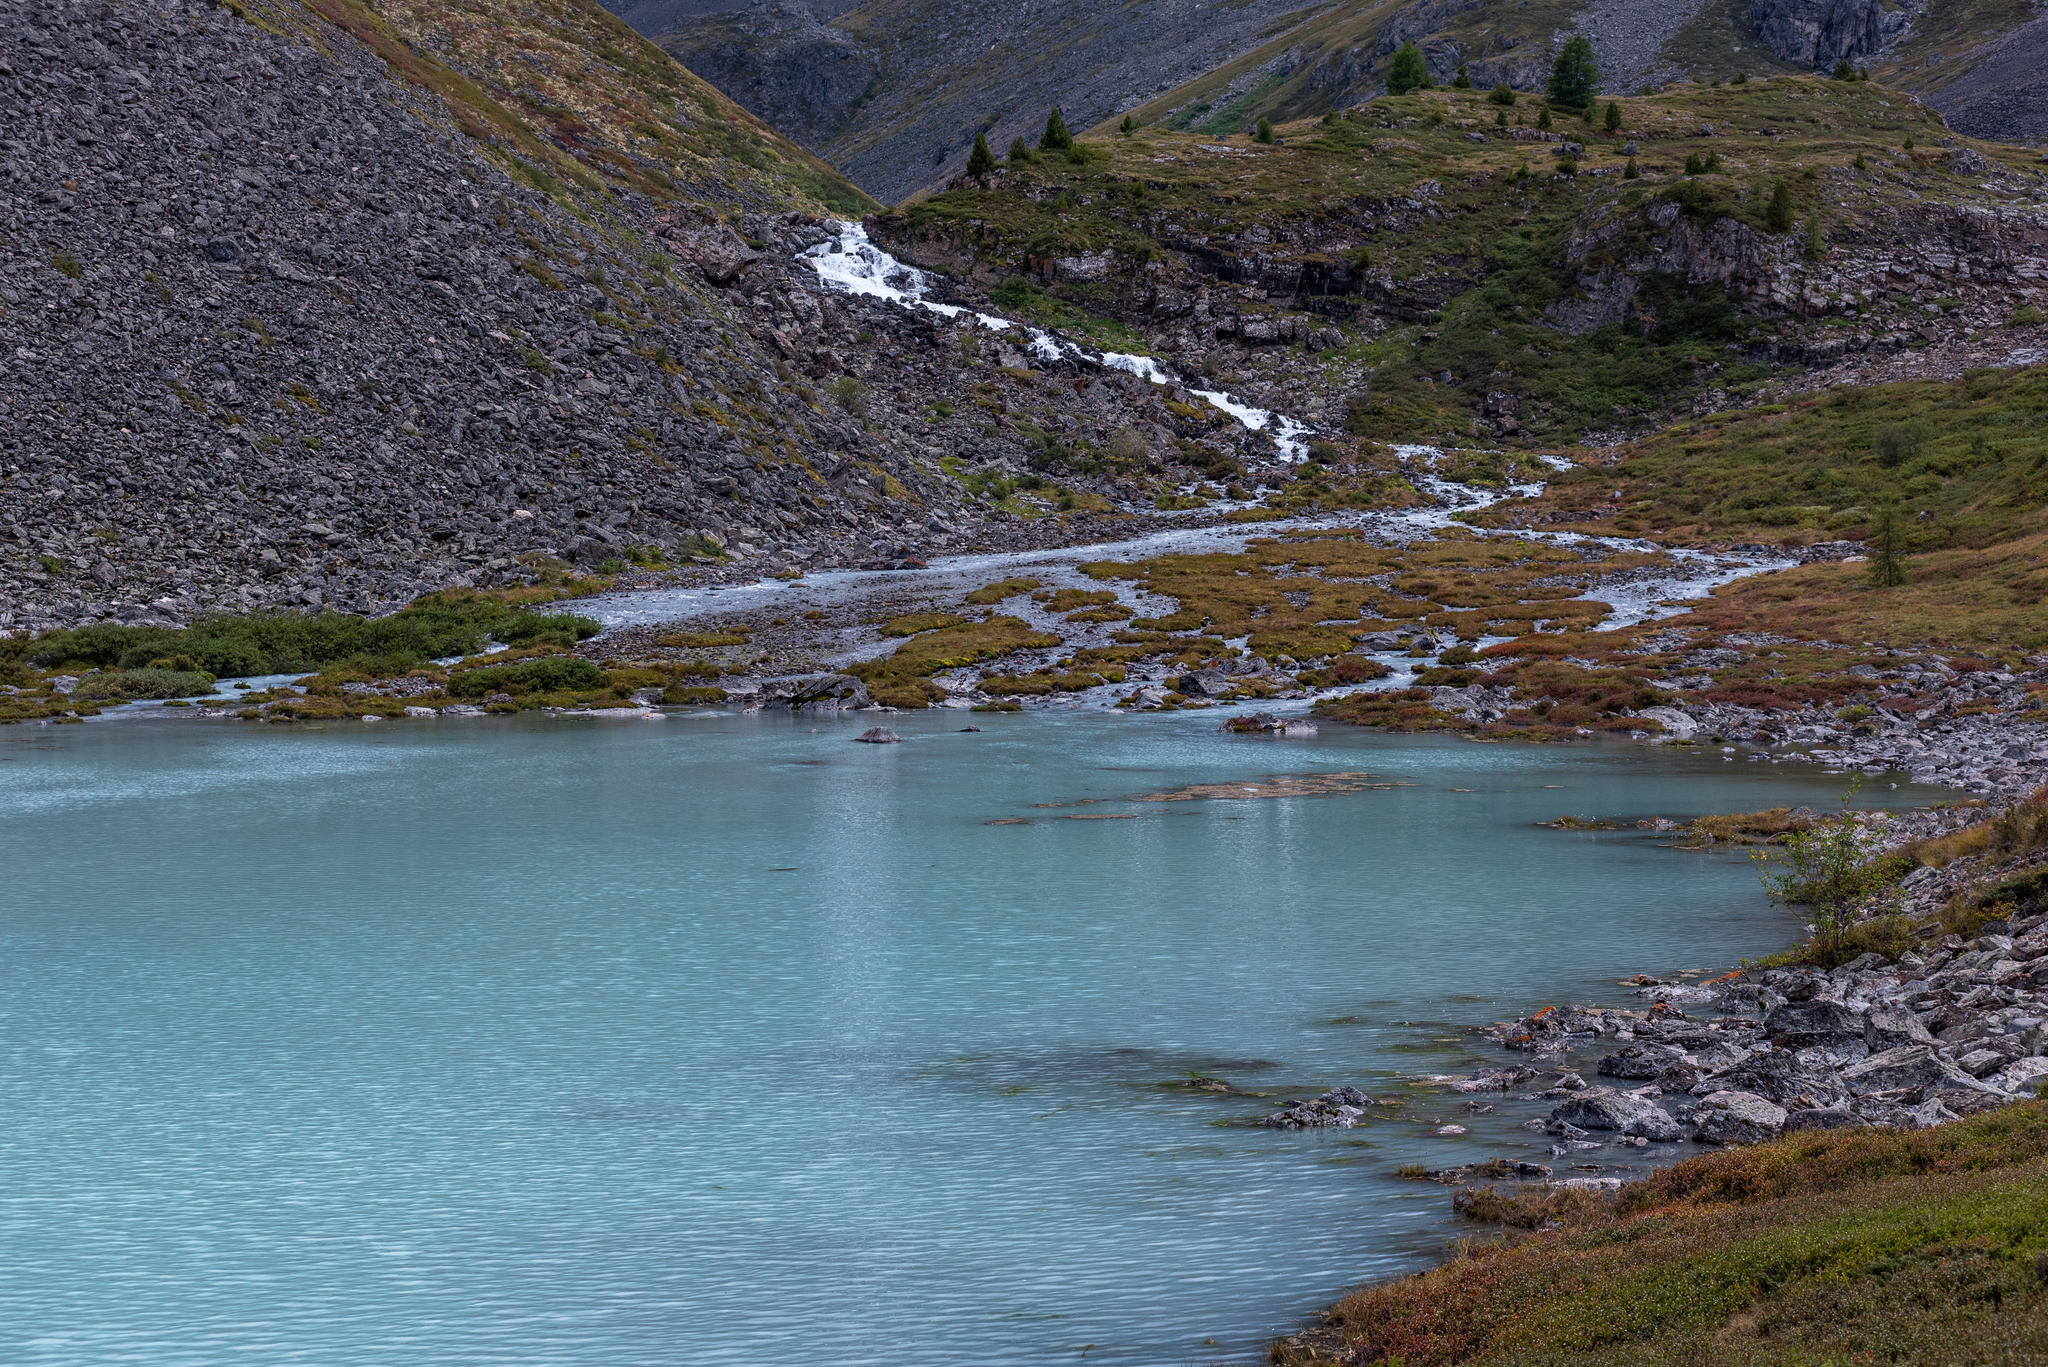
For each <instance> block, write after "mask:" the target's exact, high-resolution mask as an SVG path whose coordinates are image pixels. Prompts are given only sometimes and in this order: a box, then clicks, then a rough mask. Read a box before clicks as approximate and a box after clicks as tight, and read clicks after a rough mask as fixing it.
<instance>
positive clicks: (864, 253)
mask: <svg viewBox="0 0 2048 1367" xmlns="http://www.w3.org/2000/svg"><path fill="white" fill-rule="evenodd" d="M833 229H834V231H835V233H836V234H837V235H836V236H835V237H833V238H832V240H830V241H828V242H822V243H820V244H818V245H817V246H815V247H812V248H810V249H809V250H807V251H805V252H803V253H802V254H801V256H800V257H799V259H800V260H801V261H802V262H803V263H804V264H805V265H807V266H809V267H810V268H811V269H812V270H814V271H816V272H817V273H818V278H819V279H820V281H822V282H823V283H824V285H825V287H826V288H828V289H833V290H838V291H840V292H841V293H845V294H858V295H865V296H867V297H869V298H874V299H884V300H887V301H889V302H890V303H893V304H897V305H900V306H901V307H903V308H910V309H927V310H929V311H931V312H933V313H936V314H939V315H941V316H943V317H946V318H962V317H966V318H972V319H973V320H974V321H975V323H977V324H978V325H979V326H981V327H985V328H988V329H990V330H992V331H998V332H1001V331H1008V330H1010V329H1012V328H1015V329H1016V330H1017V331H1018V332H1020V333H1021V334H1022V335H1023V337H1024V338H1025V343H1024V345H1025V349H1026V350H1028V351H1030V352H1031V353H1033V354H1034V355H1036V356H1038V357H1039V358H1041V359H1043V360H1046V361H1050V362H1054V363H1057V362H1061V361H1074V362H1079V363H1081V364H1083V365H1090V366H1101V367H1107V368H1109V369H1111V370H1121V371H1124V372H1126V373H1127V374H1131V375H1136V376H1138V377H1139V378H1140V379H1143V380H1147V381H1149V382H1151V383H1152V384H1157V385H1181V386H1182V387H1184V388H1188V390H1189V392H1190V393H1193V394H1196V395H1199V396H1200V397H1201V398H1203V399H1206V400H1207V401H1208V402H1209V403H1211V404H1213V405H1215V407H1217V408H1218V409H1220V410H1222V411H1223V412H1225V413H1228V414H1229V415H1230V416H1231V417H1233V418H1235V419H1236V420H1237V421H1238V422H1239V423H1241V424H1242V425H1243V426H1244V427H1246V428H1248V429H1250V430H1251V431H1255V432H1259V431H1266V430H1268V428H1270V429H1271V434H1272V437H1273V444H1274V446H1275V447H1277V448H1278V449H1279V451H1280V453H1281V455H1282V457H1283V458H1284V459H1287V460H1290V461H1299V460H1304V459H1306V458H1307V455H1308V438H1309V437H1310V436H1311V435H1313V429H1311V428H1309V427H1308V426H1307V425H1305V424H1303V423H1301V422H1298V421H1296V420H1295V419H1293V418H1291V417H1288V416H1287V415H1286V414H1284V413H1276V412H1273V411H1272V410H1270V409H1265V408H1255V407H1252V406H1251V405H1249V404H1245V403H1241V402H1239V401H1238V400H1237V399H1236V398H1234V397H1233V396H1231V395H1230V394H1228V393H1226V392H1224V391H1222V390H1215V389H1194V388H1192V387H1190V386H1188V384H1187V381H1185V380H1183V379H1181V378H1180V377H1179V376H1177V375H1175V374H1174V373H1173V371H1172V370H1170V369H1168V368H1167V367H1166V366H1164V365H1162V364H1161V363H1160V362H1159V360H1158V359H1157V358H1156V357H1152V356H1141V355H1136V354H1133V353H1130V352H1120V351H1105V352H1099V353H1098V352H1092V351H1089V350H1087V349H1086V348H1084V347H1082V346H1079V345H1078V344H1076V343H1074V342H1073V341H1070V340H1068V339H1066V338H1062V337H1055V336H1054V335H1053V334H1051V333H1049V332H1046V331H1045V330H1043V329H1042V328H1035V327H1031V326H1030V325H1029V324H1023V323H1017V322H1014V321H1012V320H1010V319H1007V318H999V317H996V316H995V315H993V314H987V313H981V312H978V311H976V310H974V309H969V308H964V307H962V306H960V305H958V304H942V303H939V302H938V301H936V300H933V299H929V298H927V297H926V294H927V292H928V291H929V290H930V288H931V277H930V276H929V275H927V274H926V273H925V272H924V271H921V270H919V269H918V268H917V267H915V266H911V265H907V264H905V263H904V262H902V261H899V260H897V259H896V258H895V257H894V256H891V255H890V254H889V253H888V252H886V251H884V250H882V249H881V248H880V247H877V246H876V245H875V244H874V243H873V242H871V241H870V240H869V239H868V234H867V230H866V229H865V228H863V227H862V226H861V225H860V224H858V223H850V222H844V221H840V222H835V223H834V224H833ZM1394 451H1395V453H1396V454H1397V455H1399V456H1401V457H1402V458H1403V459H1404V460H1407V461H1409V462H1412V463H1413V465H1414V466H1415V467H1417V468H1416V471H1415V474H1414V475H1413V476H1412V478H1413V479H1414V481H1415V483H1416V484H1417V486H1418V487H1419V488H1421V489H1422V490H1423V492H1425V493H1426V494H1428V495H1429V496H1430V497H1431V498H1432V499H1433V500H1434V505H1433V506H1430V507H1424V508H1407V509H1401V510H1398V511H1394V512H1390V513H1379V514H1372V515H1370V516H1375V517H1379V518H1383V519H1385V520H1388V521H1391V522H1395V523H1399V524H1403V525H1405V526H1408V527H1413V528H1416V529H1418V530H1432V529H1436V528H1441V527H1445V526H1448V525H1449V524H1451V523H1452V522H1453V521H1455V520H1457V519H1458V518H1459V516H1460V515H1461V514H1466V513H1472V512H1477V511H1478V510H1479V509H1481V508H1485V507H1488V506H1490V505H1492V504H1495V503H1499V502H1501V501H1502V500H1504V499H1508V498H1533V497H1535V496H1536V495H1538V494H1540V493H1542V492H1543V485H1542V484H1541V483H1540V482H1529V483H1523V484H1508V485H1506V486H1504V487H1503V488H1500V489H1497V490H1495V489H1486V488H1480V487H1478V486H1475V485H1470V484H1460V483H1458V482H1456V481H1454V480H1449V479H1446V478H1444V477H1443V476H1441V475H1439V474H1437V473H1436V470H1435V466H1436V463H1437V461H1438V460H1440V459H1441V458H1442V457H1443V454H1444V453H1443V451H1442V450H1441V449H1440V448H1438V447H1434V446H1423V445H1397V446H1395V447H1394ZM1537 459H1539V460H1541V461H1542V462H1543V463H1544V464H1546V465H1549V466H1550V467H1552V468H1553V469H1557V470H1571V469H1575V468H1576V467H1575V466H1574V465H1573V464H1572V462H1571V461H1569V460H1566V459H1564V458H1563V457H1562V456H1553V455H1539V456H1538V457H1537ZM1267 530H1269V531H1270V530H1272V526H1271V524H1268V528H1267ZM1505 534H1508V535H1514V536H1519V537H1525V538H1528V539H1532V540H1542V541H1554V542H1560V543H1565V542H1581V541H1596V542H1599V543H1600V544H1602V545H1606V546H1610V547H1613V548H1614V549H1617V550H1626V551H1653V550H1664V551H1665V552H1666V553H1667V554H1669V555H1670V556H1671V557H1672V559H1673V560H1674V561H1676V562H1678V563H1677V564H1675V565H1674V566H1673V567H1672V570H1671V571H1670V572H1667V573H1663V574H1655V575H1646V576H1645V577H1644V578H1642V579H1641V580H1640V581H1638V582H1636V583H1634V584H1630V585H1618V584H1606V585H1603V586H1601V587H1600V588H1598V589H1596V590H1594V591H1593V592H1592V593H1588V594H1587V595H1585V596H1587V597H1591V596H1593V594H1594V593H1597V594H1598V596H1599V597H1600V599H1601V600H1602V601H1604V602H1608V603H1610V604H1611V605H1612V606H1613V608H1614V612H1613V615H1611V616H1610V617H1609V618H1608V619H1607V620H1606V621H1604V622H1602V623H1600V625H1599V628H1598V629H1600V630H1612V629H1614V628H1617V627H1623V626H1632V625H1634V624H1636V623H1638V622H1647V621H1653V620H1656V619H1657V618H1660V617H1668V616H1672V615H1674V614H1676V613H1679V612H1683V611H1685V609H1684V608H1682V607H1678V606H1673V605H1672V604H1673V603H1675V602H1676V601H1679V600H1683V599H1687V598H1699V597H1703V596H1705V595H1706V594H1707V593H1708V592H1710V591H1711V590H1713V589H1714V588H1716V587H1718V586H1720V585H1722V584H1726V583H1729V582H1732V581H1733V580H1736V579H1741V578H1744V577H1746V576H1748V575H1752V574H1758V573H1762V572H1764V571H1767V570H1772V569H1779V568H1783V567H1785V566H1786V565H1789V564H1791V563H1792V562H1791V561H1788V560H1784V559H1782V558H1776V557H1770V556H1759V555H1729V554H1723V555H1709V554H1706V553H1704V552H1700V551H1693V550H1685V549H1678V548H1669V547H1659V546H1656V545H1654V544H1653V543H1650V542H1642V541H1635V540H1632V539H1629V538H1623V537H1589V536H1585V535H1582V534H1580V533H1576V532H1552V531H1538V530H1535V529H1532V528H1515V529H1506V530H1505ZM1202 535H1205V536H1207V537H1209V538H1215V539H1230V538H1233V537H1242V536H1243V533H1242V532H1237V531H1234V530H1233V529H1228V528H1211V529H1206V531H1205V532H1204V533H1203V534H1202Z"/></svg>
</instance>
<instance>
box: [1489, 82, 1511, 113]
mask: <svg viewBox="0 0 2048 1367" xmlns="http://www.w3.org/2000/svg"><path fill="white" fill-rule="evenodd" d="M1486 102H1487V103H1488V104H1497V105H1500V106H1501V107H1503V108H1512V107H1513V105H1514V103H1515V88H1514V87H1513V86H1511V85H1509V84H1508V83H1507V82H1506V81H1502V82H1501V83H1500V84H1499V85H1497V86H1495V87H1494V88H1493V89H1492V90H1490V91H1488V92H1487V93H1486Z"/></svg>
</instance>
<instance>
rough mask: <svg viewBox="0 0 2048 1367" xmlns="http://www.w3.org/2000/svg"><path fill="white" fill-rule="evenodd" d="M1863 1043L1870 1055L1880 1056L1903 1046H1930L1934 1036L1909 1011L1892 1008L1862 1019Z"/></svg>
mask: <svg viewBox="0 0 2048 1367" xmlns="http://www.w3.org/2000/svg"><path fill="white" fill-rule="evenodd" d="M1863 1042H1864V1043H1865V1044H1866V1045H1868V1046H1869V1047H1870V1052H1871V1053H1873V1054H1881V1053H1883V1052H1884V1051H1885V1050H1887V1049H1896V1048H1898V1047H1899V1046H1900V1045H1903V1044H1932V1043H1934V1036H1933V1034H1931V1033H1930V1032H1929V1031H1928V1029H1927V1027H1926V1026H1925V1025H1923V1024H1921V1022H1920V1018H1919V1017H1918V1016H1916V1015H1914V1014H1913V1013H1912V1012H1911V1011H1905V1010H1901V1009H1899V1008H1897V1007H1892V1008H1890V1009H1888V1010H1880V1011H1873V1012H1871V1013H1870V1014H1869V1015H1868V1016H1866V1017H1864V1020H1863Z"/></svg>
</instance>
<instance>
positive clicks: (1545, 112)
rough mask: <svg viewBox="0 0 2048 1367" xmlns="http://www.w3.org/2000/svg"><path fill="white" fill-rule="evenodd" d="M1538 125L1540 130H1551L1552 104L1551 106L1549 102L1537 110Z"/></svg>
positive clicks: (1546, 131)
mask: <svg viewBox="0 0 2048 1367" xmlns="http://www.w3.org/2000/svg"><path fill="white" fill-rule="evenodd" d="M1536 127H1537V129H1538V130H1539V131H1541V132H1545V133H1548V132H1549V131H1550V106H1549V105H1547V104H1546V105H1544V106H1542V107H1541V108H1540V109H1538V110H1537V112H1536Z"/></svg>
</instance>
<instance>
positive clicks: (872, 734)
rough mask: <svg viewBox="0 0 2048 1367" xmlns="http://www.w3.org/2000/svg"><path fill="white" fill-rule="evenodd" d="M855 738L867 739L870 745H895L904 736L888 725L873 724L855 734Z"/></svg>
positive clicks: (859, 739)
mask: <svg viewBox="0 0 2048 1367" xmlns="http://www.w3.org/2000/svg"><path fill="white" fill-rule="evenodd" d="M854 739H855V740H858V741H866V742H867V743H868V744H869V745H894V744H895V743H896V742H898V741H900V740H902V739H903V737H901V736H899V735H897V734H896V733H895V732H894V731H891V730H890V729H889V728H888V727H886V726H871V727H869V728H868V729H867V730H865V731H863V732H861V733H860V734H859V735H857V736H855V737H854Z"/></svg>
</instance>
